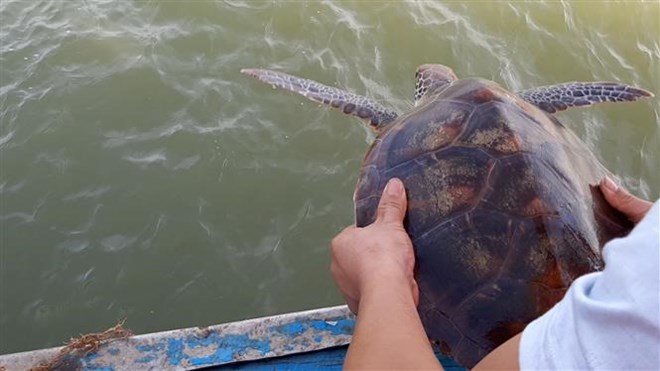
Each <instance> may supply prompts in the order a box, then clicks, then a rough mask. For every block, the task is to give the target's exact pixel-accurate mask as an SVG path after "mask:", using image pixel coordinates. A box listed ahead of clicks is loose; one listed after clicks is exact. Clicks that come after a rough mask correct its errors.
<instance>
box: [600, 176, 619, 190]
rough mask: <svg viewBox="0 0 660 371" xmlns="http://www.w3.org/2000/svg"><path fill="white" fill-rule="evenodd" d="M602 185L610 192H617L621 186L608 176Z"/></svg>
mask: <svg viewBox="0 0 660 371" xmlns="http://www.w3.org/2000/svg"><path fill="white" fill-rule="evenodd" d="M600 184H601V185H602V186H603V187H605V188H606V189H607V190H608V191H610V192H616V191H617V190H618V189H619V186H618V185H616V183H614V181H613V180H612V179H610V177H608V176H606V177H605V178H603V180H602V181H601V182H600Z"/></svg>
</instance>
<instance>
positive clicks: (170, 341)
mask: <svg viewBox="0 0 660 371" xmlns="http://www.w3.org/2000/svg"><path fill="white" fill-rule="evenodd" d="M330 313H331V314H330ZM351 318H352V316H351V315H350V313H348V310H347V309H345V308H323V309H319V310H317V311H311V312H307V313H304V314H303V313H300V314H297V313H294V314H291V315H287V316H277V317H270V318H265V319H260V320H250V321H246V322H239V323H236V324H228V325H229V326H224V325H220V326H217V327H211V328H207V329H204V331H202V332H200V330H199V329H196V328H190V329H181V330H175V331H168V332H164V333H158V334H149V335H146V336H138V337H135V338H132V339H131V340H130V341H127V342H125V341H117V342H112V343H111V344H110V345H109V346H107V347H102V348H101V349H99V351H98V352H97V353H92V354H89V355H87V356H86V357H81V358H79V362H80V366H82V368H83V369H86V370H98V371H114V367H121V368H129V369H146V368H160V369H169V370H173V369H180V368H182V367H206V366H217V365H221V364H235V363H236V362H243V361H247V362H249V361H251V360H255V359H260V358H261V359H263V358H268V357H275V356H282V355H290V354H294V353H298V352H308V351H315V350H319V349H323V348H327V347H329V346H334V345H343V344H346V343H347V342H348V340H349V339H350V337H349V336H350V335H351V333H352V332H353V328H354V326H355V321H354V320H353V319H351ZM2 357H4V356H0V360H2ZM0 363H1V362H0Z"/></svg>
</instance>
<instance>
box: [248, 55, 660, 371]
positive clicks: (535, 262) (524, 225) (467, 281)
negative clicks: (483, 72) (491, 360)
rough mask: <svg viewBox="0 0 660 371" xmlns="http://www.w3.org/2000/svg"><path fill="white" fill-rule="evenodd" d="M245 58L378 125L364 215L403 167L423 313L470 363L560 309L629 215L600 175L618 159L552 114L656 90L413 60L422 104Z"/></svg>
mask: <svg viewBox="0 0 660 371" xmlns="http://www.w3.org/2000/svg"><path fill="white" fill-rule="evenodd" d="M242 72H243V73H244V74H247V75H250V76H253V77H256V78H257V79H259V80H261V81H263V82H266V83H269V84H271V85H273V86H275V87H280V88H284V89H287V90H290V91H293V92H296V93H299V94H302V95H304V96H305V97H307V98H309V99H311V100H313V101H316V102H320V103H322V104H325V105H329V106H332V107H334V108H337V109H340V110H341V111H343V112H344V113H347V114H350V115H354V116H357V117H359V118H361V119H364V120H366V121H367V122H368V124H369V125H370V126H371V128H372V129H373V130H374V131H375V134H376V139H375V140H374V142H373V144H372V145H371V147H370V148H369V151H368V152H367V154H366V156H365V158H364V163H363V166H362V169H361V173H360V177H359V180H358V182H357V186H356V190H355V194H354V202H355V217H356V224H357V225H358V226H365V225H368V224H370V223H371V222H373V221H374V219H375V215H376V207H377V205H378V201H379V198H380V194H381V192H382V190H383V188H384V186H385V184H386V182H387V181H388V179H390V178H393V177H397V178H400V179H401V180H402V181H403V183H404V185H405V188H406V190H407V194H408V211H407V214H406V220H405V227H406V230H407V232H408V233H409V235H410V237H411V239H412V241H413V245H414V249H415V257H416V267H415V277H416V280H417V282H418V284H419V289H420V301H419V307H418V310H419V314H420V316H421V318H422V322H423V324H424V327H425V329H426V332H427V334H428V336H429V338H430V339H431V340H432V341H434V342H437V343H438V344H439V345H440V347H441V349H442V351H443V352H444V353H446V354H447V355H449V356H451V357H453V358H454V359H455V360H456V361H458V362H459V363H460V364H462V365H463V366H465V367H472V366H474V365H475V364H476V363H477V362H478V361H479V360H481V359H482V358H483V357H484V356H485V355H486V354H488V353H489V352H490V351H491V350H493V349H494V348H496V347H497V346H499V345H500V344H502V343H503V342H505V341H506V340H507V339H509V338H511V337H512V336H514V335H515V334H517V333H518V332H520V331H522V330H523V328H524V327H525V326H526V325H527V324H528V323H529V322H531V321H532V320H534V319H535V318H537V317H538V316H540V315H541V314H543V313H544V312H545V311H547V310H548V309H550V308H551V307H552V306H553V305H554V304H555V303H556V302H557V301H558V300H559V299H560V298H561V297H562V296H563V294H564V293H565V291H566V289H567V287H568V286H569V284H570V283H571V282H572V281H573V280H574V279H575V278H576V277H578V276H580V275H583V274H585V273H588V272H591V271H596V270H600V269H602V267H603V260H602V257H601V248H602V246H603V244H605V242H607V241H608V240H610V239H612V238H614V237H618V236H622V235H625V234H626V233H628V232H629V231H630V229H631V228H632V225H631V223H630V221H628V220H627V219H626V218H625V217H624V216H623V215H622V214H620V213H618V212H617V211H615V210H614V209H612V208H611V207H610V206H609V204H608V203H607V202H605V201H604V199H603V197H602V194H601V193H600V191H599V189H598V188H597V187H596V184H598V182H599V181H600V180H601V179H602V178H603V177H604V176H606V175H607V176H612V175H611V174H610V172H609V171H607V169H605V167H604V166H603V165H601V164H600V162H599V161H598V160H597V159H596V158H595V156H594V155H593V154H592V153H591V151H590V150H589V149H588V147H587V146H586V145H585V144H584V143H583V142H582V141H581V140H580V139H579V138H578V137H577V136H576V135H575V134H574V133H573V132H571V130H569V129H568V128H567V127H566V126H564V125H562V124H561V123H560V122H559V121H558V120H557V119H556V118H555V117H554V116H553V115H551V114H552V113H555V112H556V111H561V110H565V109H567V108H569V107H575V106H587V105H591V104H593V103H598V102H624V101H635V100H637V99H638V98H641V97H648V96H652V94H651V93H650V92H647V91H645V90H642V89H638V88H634V87H631V86H628V85H624V84H619V83H613V82H570V83H564V84H559V85H551V86H544V87H538V88H533V89H529V90H523V91H519V92H517V93H512V92H509V91H507V90H506V89H503V88H502V87H500V86H499V85H498V84H496V83H495V82H492V81H488V80H483V79H478V78H469V79H458V78H457V77H456V75H455V74H454V72H453V71H452V70H451V69H450V68H448V67H446V66H442V65H437V64H427V65H422V66H420V67H419V68H418V69H417V73H416V87H415V96H414V99H415V108H414V109H412V110H411V111H410V112H408V113H405V114H403V115H399V114H398V113H397V112H395V111H393V110H391V109H388V108H386V107H384V106H383V105H381V104H379V103H377V102H374V101H372V100H371V99H369V98H366V97H363V96H359V95H355V94H352V93H349V92H345V91H342V90H339V89H337V88H333V87H329V86H325V85H322V84H320V83H317V82H314V81H311V80H307V79H302V78H299V77H295V76H291V75H287V74H284V73H282V72H275V71H269V70H260V69H244V70H242Z"/></svg>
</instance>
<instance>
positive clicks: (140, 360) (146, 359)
mask: <svg viewBox="0 0 660 371" xmlns="http://www.w3.org/2000/svg"><path fill="white" fill-rule="evenodd" d="M156 358H158V357H156V355H155V354H150V355H147V356H144V357H142V358H138V359H136V360H135V362H137V363H149V362H151V361H153V360H155V359H156Z"/></svg>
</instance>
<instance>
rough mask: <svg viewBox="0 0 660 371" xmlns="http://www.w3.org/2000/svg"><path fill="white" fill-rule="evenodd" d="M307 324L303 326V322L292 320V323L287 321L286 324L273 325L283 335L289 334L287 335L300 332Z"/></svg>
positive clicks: (295, 334)
mask: <svg viewBox="0 0 660 371" xmlns="http://www.w3.org/2000/svg"><path fill="white" fill-rule="evenodd" d="M307 328H308V326H304V325H303V323H300V322H293V323H287V324H286V325H281V326H275V327H274V329H275V330H276V331H277V332H280V333H282V334H284V335H289V336H297V335H300V334H302V333H303V332H304V331H305V330H306V329H307Z"/></svg>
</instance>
